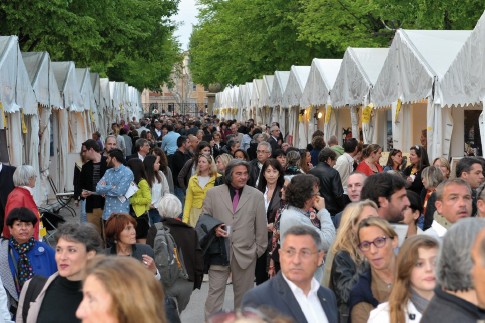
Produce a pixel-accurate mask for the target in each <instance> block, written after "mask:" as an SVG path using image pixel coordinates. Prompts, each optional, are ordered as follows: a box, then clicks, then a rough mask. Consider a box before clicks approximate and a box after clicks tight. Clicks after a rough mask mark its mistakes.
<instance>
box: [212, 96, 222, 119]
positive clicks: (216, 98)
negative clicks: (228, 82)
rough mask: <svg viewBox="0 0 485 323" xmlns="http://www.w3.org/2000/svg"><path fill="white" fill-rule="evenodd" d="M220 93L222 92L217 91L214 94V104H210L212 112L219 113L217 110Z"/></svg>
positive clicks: (219, 104) (219, 105)
mask: <svg viewBox="0 0 485 323" xmlns="http://www.w3.org/2000/svg"><path fill="white" fill-rule="evenodd" d="M221 94H222V92H217V93H216V95H215V96H214V105H213V106H212V113H213V114H219V110H220V108H221V103H220V102H221Z"/></svg>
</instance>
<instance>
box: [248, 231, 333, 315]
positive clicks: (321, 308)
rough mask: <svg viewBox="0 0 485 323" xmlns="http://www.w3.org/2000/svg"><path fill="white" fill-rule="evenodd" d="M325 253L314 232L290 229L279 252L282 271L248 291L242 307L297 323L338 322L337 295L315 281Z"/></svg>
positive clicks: (283, 238) (285, 234)
mask: <svg viewBox="0 0 485 323" xmlns="http://www.w3.org/2000/svg"><path fill="white" fill-rule="evenodd" d="M325 252H326V250H324V248H323V244H322V240H321V238H320V235H319V234H318V232H317V231H316V230H314V229H313V228H311V227H309V226H305V225H303V226H302V225H299V226H294V227H292V228H290V229H288V230H287V231H286V232H285V233H284V234H283V237H282V245H281V249H280V251H279V253H280V264H281V271H280V272H279V273H278V274H277V275H276V276H275V277H274V278H272V279H270V280H268V281H267V282H265V283H263V284H261V285H259V286H257V287H255V288H253V289H252V290H250V291H248V292H247V293H246V294H245V295H244V298H243V307H245V306H252V307H269V308H271V309H274V310H275V311H277V312H279V313H281V314H283V315H286V316H288V317H290V318H292V319H293V320H294V321H295V322H309V323H312V322H315V323H316V322H330V323H331V322H338V315H337V301H336V299H335V295H334V293H333V292H332V291H331V290H330V289H327V288H325V287H322V286H320V283H319V282H318V281H317V280H316V279H315V278H314V274H315V271H316V270H317V268H318V266H320V265H321V264H322V262H323V257H324V255H325Z"/></svg>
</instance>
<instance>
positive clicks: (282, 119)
mask: <svg viewBox="0 0 485 323" xmlns="http://www.w3.org/2000/svg"><path fill="white" fill-rule="evenodd" d="M274 77H275V79H274V81H273V89H272V90H271V106H273V109H275V110H277V111H279V118H278V119H277V120H278V122H279V124H280V130H281V133H282V134H283V137H286V135H287V134H289V131H290V130H291V129H289V128H288V124H289V120H288V116H289V112H288V110H287V109H285V106H284V105H283V93H285V90H286V86H287V85H288V79H289V78H290V71H275V72H274ZM271 121H273V120H271ZM275 121H276V120H275ZM292 140H293V139H292Z"/></svg>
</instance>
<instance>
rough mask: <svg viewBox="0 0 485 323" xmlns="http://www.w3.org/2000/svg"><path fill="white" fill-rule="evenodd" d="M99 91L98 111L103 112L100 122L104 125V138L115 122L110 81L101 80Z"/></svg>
mask: <svg viewBox="0 0 485 323" xmlns="http://www.w3.org/2000/svg"><path fill="white" fill-rule="evenodd" d="M99 87H100V88H99V90H100V96H101V97H100V106H99V108H98V111H100V112H101V119H100V122H101V123H102V124H103V125H104V127H105V128H104V132H102V133H101V134H102V135H104V136H107V135H108V131H109V130H108V129H110V127H111V123H112V121H113V104H112V102H111V94H110V91H109V79H107V78H100V79H99Z"/></svg>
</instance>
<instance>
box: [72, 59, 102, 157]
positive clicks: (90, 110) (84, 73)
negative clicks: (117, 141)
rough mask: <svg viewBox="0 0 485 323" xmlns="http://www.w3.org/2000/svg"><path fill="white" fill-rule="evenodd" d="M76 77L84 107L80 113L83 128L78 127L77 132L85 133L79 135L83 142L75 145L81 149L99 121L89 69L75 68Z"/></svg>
mask: <svg viewBox="0 0 485 323" xmlns="http://www.w3.org/2000/svg"><path fill="white" fill-rule="evenodd" d="M76 77H77V83H78V85H79V92H80V93H81V98H82V100H83V106H84V112H83V113H82V115H83V123H84V125H83V127H78V130H81V129H82V130H84V131H85V132H84V134H81V138H82V139H83V140H82V141H81V142H78V143H76V144H78V145H79V146H77V145H76V148H78V149H81V144H82V143H83V142H84V141H85V140H87V139H89V138H91V135H92V133H93V132H94V131H96V130H97V125H98V124H99V120H98V118H97V114H98V111H97V106H96V100H95V98H94V92H93V85H92V84H91V72H90V71H89V68H76ZM84 138H86V139H84ZM76 150H77V149H76Z"/></svg>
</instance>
